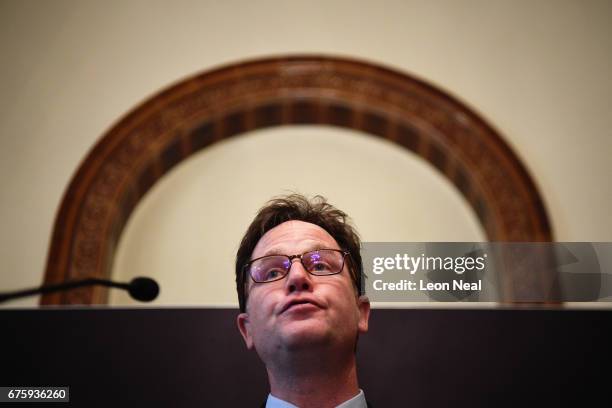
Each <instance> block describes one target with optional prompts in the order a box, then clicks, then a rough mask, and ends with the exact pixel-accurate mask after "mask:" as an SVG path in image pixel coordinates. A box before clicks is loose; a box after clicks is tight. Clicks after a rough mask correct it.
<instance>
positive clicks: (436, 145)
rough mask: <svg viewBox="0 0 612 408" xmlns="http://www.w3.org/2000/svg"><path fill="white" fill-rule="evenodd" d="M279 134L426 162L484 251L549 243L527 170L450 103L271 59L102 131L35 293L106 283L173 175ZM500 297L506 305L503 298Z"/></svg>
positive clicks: (427, 91) (334, 66)
mask: <svg viewBox="0 0 612 408" xmlns="http://www.w3.org/2000/svg"><path fill="white" fill-rule="evenodd" d="M286 124H327V125H333V126H340V127H344V128H349V129H355V130H358V131H362V132H365V133H368V134H370V135H374V136H378V137H381V138H384V139H387V140H389V141H392V142H394V143H396V144H397V145H399V146H402V147H403V148H406V149H409V150H411V151H413V152H414V153H416V154H417V155H419V156H420V157H422V158H423V159H424V160H427V161H428V162H430V163H431V164H432V165H433V166H435V167H436V168H437V169H438V170H439V171H440V172H441V173H442V174H443V175H444V177H447V178H448V179H449V180H450V181H451V182H452V183H453V184H454V185H455V186H456V187H457V189H458V190H459V192H460V193H461V194H462V195H463V196H464V197H465V198H466V200H467V201H468V202H469V203H470V205H471V206H472V207H473V209H474V210H475V212H476V214H477V216H478V218H479V220H480V222H481V223H482V225H483V227H484V230H485V231H486V234H487V237H488V239H489V240H491V241H549V240H551V239H552V232H551V228H550V225H549V221H548V217H547V214H546V211H545V209H544V206H543V203H542V200H541V198H540V196H539V194H538V191H537V189H536V187H535V184H534V183H533V181H532V180H531V178H530V176H529V175H528V173H527V171H526V169H525V168H524V167H523V165H522V164H521V163H520V161H519V159H518V158H517V156H516V155H515V154H514V153H513V152H512V151H511V149H510V148H509V146H508V145H507V144H506V143H505V142H504V141H503V139H502V138H501V137H500V136H499V135H498V134H497V133H496V131H495V130H494V129H493V128H492V127H491V126H489V125H488V124H487V123H486V122H485V121H484V120H483V119H482V118H480V117H479V116H478V115H477V114H476V113H474V112H473V111H472V110H471V109H469V108H468V107H466V106H465V105H463V104H462V103H461V102H459V101H458V100H456V99H454V98H453V97H451V96H449V95H448V94H446V93H444V92H442V91H441V90H439V89H436V88H434V87H432V86H431V85H428V84H426V83H424V82H422V81H420V80H417V79H415V78H412V77H410V76H408V75H406V74H403V73H400V72H397V71H394V70H390V69H387V68H384V67H380V66H377V65H373V64H370V63H365V62H360V61H355V60H348V59H343V58H342V59H341V58H332V57H312V56H296V57H289V58H271V59H262V60H255V61H250V62H245V63H240V64H235V65H230V66H226V67H224V68H220V69H216V70H213V71H209V72H205V73H203V74H200V75H197V76H195V77H193V78H190V79H187V80H184V81H182V82H180V83H178V84H176V85H174V86H172V87H170V88H169V89H166V90H164V91H162V92H160V93H159V94H157V95H155V96H153V97H152V98H150V99H148V100H147V101H145V102H144V103H143V104H141V105H140V106H139V107H137V108H136V109H135V110H133V111H132V112H131V113H129V114H128V115H127V116H126V117H124V118H123V119H122V120H121V121H119V123H117V124H116V125H115V126H114V127H113V128H112V129H111V130H110V131H108V132H107V133H106V134H105V135H104V136H103V137H102V138H101V139H100V140H99V142H98V143H97V144H96V145H95V146H94V148H93V149H92V150H91V151H90V153H89V154H88V155H87V157H86V158H85V160H84V161H83V162H82V164H81V166H80V168H79V169H78V171H77V173H76V174H75V176H74V177H73V179H72V181H71V182H70V185H69V187H68V189H67V191H66V192H65V194H64V197H63V200H62V202H61V206H60V209H59V212H58V214H57V218H56V220H55V226H54V229H53V234H52V240H51V245H50V249H49V254H48V260H47V268H46V272H45V283H46V284H51V283H58V282H62V281H65V280H70V279H77V278H83V277H106V278H108V277H109V276H110V272H111V267H112V263H113V257H114V253H115V248H116V245H117V242H118V240H119V237H120V234H121V231H122V229H123V227H124V225H125V223H126V220H127V219H128V217H129V216H130V213H131V212H132V210H133V209H134V207H135V206H136V205H137V203H138V201H139V200H140V198H141V197H143V195H144V194H145V193H146V192H147V190H149V188H151V186H152V185H153V184H154V183H155V182H156V181H158V180H159V179H160V178H161V177H162V176H163V175H164V173H166V172H167V171H168V170H169V169H170V168H171V167H172V166H174V165H175V164H177V163H179V162H180V161H181V160H184V159H186V158H187V157H189V156H190V155H191V154H193V153H194V152H197V151H198V150H200V149H203V148H205V147H207V146H210V145H211V144H213V143H215V142H216V141H219V140H222V139H225V138H229V137H231V136H234V135H237V134H240V133H243V132H246V131H250V130H254V129H259V128H265V127H270V126H278V125H286ZM506 283H507V286H508V284H509V286H508V288H511V287H512V284H511V283H512V282H506ZM505 296H506V298H507V299H510V300H511V298H512V291H511V289H509V290H506V291H505ZM104 303H107V291H106V289H104V288H98V287H95V288H88V289H79V290H74V291H71V292H66V293H64V294H53V295H45V296H44V297H43V298H42V299H41V304H104Z"/></svg>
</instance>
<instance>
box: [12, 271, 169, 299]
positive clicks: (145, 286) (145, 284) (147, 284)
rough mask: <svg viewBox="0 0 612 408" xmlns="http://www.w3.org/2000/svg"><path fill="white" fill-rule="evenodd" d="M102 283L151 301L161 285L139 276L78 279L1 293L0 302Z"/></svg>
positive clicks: (134, 297) (136, 297) (133, 296)
mask: <svg viewBox="0 0 612 408" xmlns="http://www.w3.org/2000/svg"><path fill="white" fill-rule="evenodd" d="M93 285H102V286H106V287H111V288H120V289H124V290H127V291H128V293H129V294H130V296H131V297H132V298H133V299H135V300H140V301H141V302H150V301H152V300H153V299H155V298H156V297H157V295H158V294H159V285H158V284H157V282H155V280H153V279H151V278H145V277H139V278H134V279H132V280H131V281H130V283H120V282H113V281H110V280H106V279H98V278H87V279H82V280H78V281H70V282H64V283H58V284H54V285H43V286H40V287H38V288H32V289H25V290H19V291H16V292H7V293H0V303H3V302H6V301H7V300H11V299H18V298H22V297H26V296H32V295H37V294H39V293H40V294H46V293H53V292H63V291H66V290H70V289H75V288H81V287H83V286H93Z"/></svg>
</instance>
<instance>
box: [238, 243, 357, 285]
mask: <svg viewBox="0 0 612 408" xmlns="http://www.w3.org/2000/svg"><path fill="white" fill-rule="evenodd" d="M347 255H349V252H348V251H344V250H340V249H317V250H315V251H308V252H304V253H303V254H302V255H291V256H289V255H268V256H262V257H261V258H257V259H253V260H252V261H250V262H249V263H247V264H246V265H244V267H243V268H244V269H243V270H244V271H246V272H248V274H249V275H250V276H251V279H253V281H254V282H256V283H268V282H274V281H277V280H280V279H283V278H284V277H285V276H287V274H289V270H290V269H291V265H293V260H294V259H296V258H297V259H299V260H300V262H302V265H303V266H304V269H305V270H306V271H307V272H308V273H310V274H311V275H315V276H325V275H336V274H338V273H340V272H342V269H343V268H344V259H345V258H346V256H347Z"/></svg>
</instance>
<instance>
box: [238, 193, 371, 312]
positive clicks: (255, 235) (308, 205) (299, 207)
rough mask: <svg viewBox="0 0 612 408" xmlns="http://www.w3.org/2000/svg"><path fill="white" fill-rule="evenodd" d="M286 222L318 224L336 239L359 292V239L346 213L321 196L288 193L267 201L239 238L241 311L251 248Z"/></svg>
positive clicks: (360, 275) (244, 300)
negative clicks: (240, 239)
mask: <svg viewBox="0 0 612 408" xmlns="http://www.w3.org/2000/svg"><path fill="white" fill-rule="evenodd" d="M286 221H304V222H309V223H311V224H315V225H318V226H319V227H321V228H323V229H324V230H325V231H327V233H328V234H329V235H331V236H332V237H333V238H334V239H335V240H336V242H337V243H338V245H339V246H340V248H341V249H344V250H347V251H349V252H350V255H349V256H348V258H347V259H348V268H349V271H350V273H351V278H352V279H353V282H354V283H355V288H356V289H357V293H358V294H359V295H362V294H363V286H362V285H363V279H362V277H363V264H362V261H361V253H360V247H361V241H360V239H359V235H358V234H357V231H355V229H354V228H353V227H352V225H351V224H350V219H349V217H348V215H346V213H344V212H343V211H341V210H339V209H337V208H336V207H334V206H333V205H331V204H329V203H328V202H327V200H326V199H325V198H324V197H322V196H315V197H314V198H313V199H312V200H309V199H307V198H306V197H304V196H302V195H300V194H290V195H287V196H282V197H277V198H274V199H272V200H270V201H268V203H266V205H265V206H263V207H262V208H261V209H260V210H259V212H258V213H257V216H255V219H254V220H253V222H252V223H251V225H249V228H248V229H247V231H246V233H245V234H244V237H243V238H242V242H241V243H240V248H238V252H237V253H236V290H237V291H238V301H239V304H240V311H241V312H244V311H245V310H246V302H247V292H246V289H247V287H248V286H247V285H246V283H247V276H246V273H245V271H244V265H245V264H246V263H247V262H249V261H250V260H251V255H252V254H253V250H254V249H255V246H256V245H257V243H258V242H259V240H260V239H261V237H262V236H263V235H264V234H265V233H266V232H268V231H269V230H271V229H272V228H274V227H276V226H278V225H280V224H282V223H284V222H286ZM290 255H292V254H290Z"/></svg>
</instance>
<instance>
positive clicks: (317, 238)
mask: <svg viewBox="0 0 612 408" xmlns="http://www.w3.org/2000/svg"><path fill="white" fill-rule="evenodd" d="M318 248H332V249H340V248H339V246H338V243H337V242H336V240H335V239H334V238H333V237H332V236H331V235H329V233H328V232H327V231H325V230H324V229H323V228H321V227H319V226H318V225H315V224H311V223H309V222H304V221H286V222H284V223H282V224H279V225H277V226H276V227H274V228H272V229H271V230H269V231H268V232H266V233H265V234H264V235H263V236H262V237H261V239H260V240H259V242H258V243H257V245H256V246H255V249H254V250H253V254H252V258H258V257H260V256H266V255H271V254H284V255H296V254H300V253H302V252H306V251H309V250H312V249H318Z"/></svg>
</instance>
